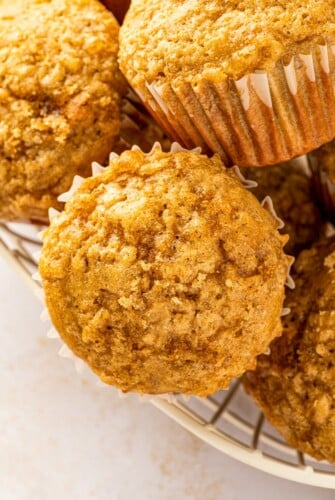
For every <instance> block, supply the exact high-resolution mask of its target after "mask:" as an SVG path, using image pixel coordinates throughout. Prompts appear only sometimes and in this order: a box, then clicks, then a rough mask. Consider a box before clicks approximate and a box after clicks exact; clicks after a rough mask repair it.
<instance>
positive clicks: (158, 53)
mask: <svg viewBox="0 0 335 500" xmlns="http://www.w3.org/2000/svg"><path fill="white" fill-rule="evenodd" d="M334 7H335V2H334V0H321V1H316V0H286V1H285V2H278V1H275V0H260V1H257V2H255V1H254V0H242V1H234V0H227V1H224V2H222V1H219V0H164V1H161V0H133V1H132V4H131V7H130V9H129V11H128V13H127V16H126V19H125V22H124V25H123V27H122V28H121V50H120V57H121V68H122V70H123V72H124V73H125V74H126V76H127V77H128V79H129V80H130V81H131V82H132V83H133V84H134V86H135V87H138V86H139V87H141V86H143V84H144V83H145V81H147V82H148V83H149V84H150V83H152V82H153V81H155V82H159V81H160V80H163V81H165V80H166V79H167V80H169V81H173V82H178V80H179V79H181V80H182V81H184V82H192V83H193V84H195V83H196V82H197V81H198V80H199V79H203V78H206V79H209V80H213V81H217V80H218V79H219V78H220V79H222V78H224V77H225V76H227V77H231V78H233V79H239V78H240V77H242V76H243V75H245V74H247V73H250V72H253V71H255V70H268V69H269V68H272V67H273V65H274V63H275V62H276V61H278V59H280V58H281V57H282V56H285V57H286V58H287V62H289V61H290V58H291V56H293V55H294V54H297V53H303V54H306V53H310V50H311V48H312V47H315V45H316V44H324V41H325V38H326V37H328V36H331V37H334V34H335V10H334Z"/></svg>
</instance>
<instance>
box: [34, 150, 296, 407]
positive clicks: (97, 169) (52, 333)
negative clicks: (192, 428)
mask: <svg viewBox="0 0 335 500" xmlns="http://www.w3.org/2000/svg"><path fill="white" fill-rule="evenodd" d="M154 148H159V149H162V147H161V145H160V144H159V143H155V144H154V146H153V148H152V149H154ZM132 149H135V150H136V149H139V148H138V146H133V148H132ZM170 151H171V152H172V153H177V152H180V151H189V150H185V149H184V148H183V147H181V146H180V145H179V144H177V143H173V144H172V145H171V148H170ZM193 152H194V153H198V154H199V153H200V149H199V148H197V149H195V150H193ZM148 154H150V152H149V153H148ZM111 156H112V157H114V158H115V157H116V156H118V155H116V153H112V154H111ZM105 168H106V167H103V166H101V165H99V164H97V163H94V164H93V165H92V175H93V176H98V175H101V174H102V173H103V172H104V170H105ZM234 171H235V173H236V175H237V177H238V178H239V179H240V181H241V183H242V184H243V185H244V186H245V187H246V189H252V188H253V187H255V185H256V183H255V182H254V181H250V180H246V179H245V178H244V177H243V175H242V174H241V172H240V171H239V169H238V167H234ZM83 181H84V178H82V177H80V176H76V177H75V178H74V181H73V184H72V187H71V188H70V190H69V191H68V192H67V193H64V194H62V195H61V196H60V197H59V199H60V201H62V202H67V201H69V200H70V199H71V197H72V196H73V194H74V193H75V192H76V191H77V189H78V188H79V187H80V186H81V184H82V182H83ZM262 206H263V207H264V208H265V209H266V210H267V211H268V212H270V213H271V215H272V216H273V217H274V219H275V221H276V223H277V228H278V229H280V228H282V227H283V225H284V223H283V221H282V220H281V219H279V218H278V217H277V215H276V213H275V211H274V208H273V204H272V201H271V198H270V197H268V196H267V197H266V198H265V199H264V200H263V202H262ZM60 215H61V212H58V211H57V210H54V209H51V210H50V211H49V217H50V221H52V220H53V219H54V218H56V219H57V218H58V217H59V216H60ZM43 232H44V231H42V233H40V235H39V236H40V238H41V239H42V238H43ZM39 258H40V253H38V254H36V259H37V260H39ZM293 262H294V259H293V257H292V258H289V257H288V270H287V280H286V286H288V287H289V288H294V281H293V279H292V277H291V275H290V271H291V266H292V264H293ZM33 279H35V280H37V281H41V277H40V275H39V274H38V273H37V274H35V275H34V276H33ZM39 298H40V299H41V300H42V301H43V303H44V302H45V301H44V294H43V292H42V294H41V297H39ZM289 312H290V310H289V309H287V308H285V307H284V308H283V309H282V314H281V315H282V316H285V315H287V314H289ZM41 320H42V321H49V322H50V323H51V319H50V317H49V313H48V311H47V309H46V308H45V310H44V311H43V313H42V315H41ZM47 336H48V338H52V339H59V340H60V341H61V342H62V340H61V339H60V336H59V334H58V332H57V331H56V330H55V329H54V328H53V327H52V328H51V329H50V330H49V332H48V334H47ZM264 354H270V350H269V349H267V351H266V352H265V353H264ZM59 355H60V356H61V357H63V358H68V359H70V360H71V361H73V362H74V365H75V369H76V371H77V372H78V373H82V372H83V371H84V370H85V369H86V368H87V365H86V363H85V362H84V361H83V360H82V359H80V358H78V357H77V356H76V355H75V354H74V353H73V352H72V351H71V350H70V349H69V348H68V347H67V346H66V345H65V344H64V343H63V342H62V346H61V348H60V350H59ZM97 384H98V386H102V387H106V386H107V387H111V386H109V385H108V384H105V383H103V382H102V381H101V380H99V381H98V382H97ZM118 393H119V395H121V396H124V395H125V393H123V392H122V391H120V390H118ZM138 396H139V398H140V399H141V400H142V401H151V400H153V399H155V398H162V397H163V398H165V399H168V400H169V401H174V399H175V395H174V394H163V395H159V396H155V395H151V394H144V395H138ZM184 397H185V398H186V399H188V398H189V397H190V396H188V395H184Z"/></svg>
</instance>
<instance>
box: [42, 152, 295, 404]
mask: <svg viewBox="0 0 335 500" xmlns="http://www.w3.org/2000/svg"><path fill="white" fill-rule="evenodd" d="M276 227H277V222H276V221H275V220H274V218H273V216H272V215H271V214H270V213H268V212H267V211H266V210H265V209H264V208H262V206H261V205H260V204H259V202H258V201H257V200H256V198H255V197H254V196H253V195H252V194H251V193H249V192H248V191H247V190H246V189H245V188H244V187H243V186H242V184H241V183H240V181H239V180H238V179H237V177H236V176H235V174H234V172H233V171H230V170H226V169H225V168H224V166H223V164H222V163H221V161H220V159H219V158H218V157H216V156H215V157H213V158H211V159H209V158H207V157H205V156H203V155H200V154H197V153H195V152H193V153H191V152H177V153H163V152H162V151H161V150H160V148H156V149H154V150H153V151H152V152H151V153H150V154H148V155H145V154H144V153H142V152H141V151H140V150H133V151H127V152H124V153H123V154H122V155H121V156H120V157H119V158H116V159H113V158H112V159H111V162H110V165H109V168H107V169H106V170H105V172H104V173H102V174H101V175H99V176H96V177H92V178H89V179H86V180H85V181H84V182H83V184H82V186H81V187H80V188H79V189H78V191H77V192H76V193H75V194H74V196H73V197H72V199H70V201H69V202H68V203H67V204H66V207H65V211H64V212H63V213H61V214H60V215H59V216H58V217H56V218H55V219H54V221H53V222H52V224H51V226H50V228H49V229H48V230H47V231H46V234H45V236H44V245H43V252H42V253H43V255H42V258H41V261H40V272H41V275H42V279H43V286H44V290H45V294H46V301H47V305H48V309H49V312H50V314H51V318H52V321H53V323H54V325H55V327H56V329H57V330H58V331H59V333H60V335H61V336H62V338H63V339H64V341H65V342H66V343H67V344H68V345H69V347H70V348H71V349H72V350H73V351H74V352H75V354H77V355H78V356H79V357H81V358H82V359H84V360H85V361H87V363H88V364H89V365H90V366H91V367H92V368H93V370H94V371H95V372H96V373H98V374H99V375H100V377H101V379H102V380H103V381H104V382H106V383H109V384H113V385H115V386H117V387H119V388H121V389H122V390H123V391H137V392H140V393H150V394H159V393H173V392H182V393H189V394H199V395H205V394H210V393H213V392H215V391H217V390H218V389H220V388H223V387H225V386H226V385H227V384H228V383H229V382H230V380H231V379H232V378H234V377H236V376H238V375H240V374H241V373H243V372H244V371H245V370H246V369H247V368H250V367H253V366H255V357H256V355H257V354H259V353H261V352H264V351H265V350H266V349H267V346H268V344H269V343H270V341H271V340H272V339H273V338H274V337H275V336H277V335H279V334H280V332H281V323H280V314H281V308H282V303H283V298H284V283H285V280H286V276H287V270H288V261H289V258H288V257H287V256H286V255H285V254H284V253H283V250H282V247H283V244H284V243H285V241H286V237H283V236H281V235H279V233H278V232H277V230H276Z"/></svg>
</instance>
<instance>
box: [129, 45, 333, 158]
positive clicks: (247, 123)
mask: <svg viewBox="0 0 335 500" xmlns="http://www.w3.org/2000/svg"><path fill="white" fill-rule="evenodd" d="M334 52H335V45H333V44H331V42H330V41H328V42H327V43H325V44H324V45H318V46H316V47H315V49H314V50H313V51H312V52H311V53H310V54H297V55H295V56H294V57H293V58H292V59H291V61H290V63H289V64H285V60H284V59H283V58H282V59H280V60H279V61H277V63H276V64H275V65H274V67H273V69H272V70H271V71H268V72H265V71H255V72H254V73H250V74H248V75H246V76H244V77H243V78H241V79H239V80H233V79H230V78H224V77H223V78H220V77H219V76H218V77H217V78H216V80H215V81H214V80H206V79H202V80H200V81H197V83H194V84H192V83H185V82H179V81H178V82H174V83H169V82H165V83H161V82H151V83H149V82H146V84H145V86H143V87H142V88H136V89H135V90H136V91H137V93H138V94H139V96H140V97H141V99H142V100H143V102H144V104H145V105H146V107H147V108H148V109H149V111H150V112H151V114H152V115H153V116H154V118H155V119H156V120H157V121H158V122H159V123H160V125H161V126H162V128H163V129H164V130H165V131H166V133H167V134H168V136H169V137H170V138H171V139H173V140H176V141H177V142H179V143H181V144H182V145H183V146H185V147H188V148H192V147H195V146H200V147H201V148H202V150H203V152H205V153H210V152H216V153H219V154H220V156H221V157H222V159H223V161H224V162H225V163H226V165H232V164H238V165H240V166H263V165H272V164H275V163H280V162H283V161H287V160H289V159H292V158H294V157H296V156H301V155H303V154H305V153H307V152H309V151H311V150H313V149H316V148H317V147H319V146H320V145H321V144H324V143H325V142H328V141H330V140H331V139H332V138H334V137H335V116H334V113H333V112H332V110H333V109H334V107H335V93H334V84H335V55H334Z"/></svg>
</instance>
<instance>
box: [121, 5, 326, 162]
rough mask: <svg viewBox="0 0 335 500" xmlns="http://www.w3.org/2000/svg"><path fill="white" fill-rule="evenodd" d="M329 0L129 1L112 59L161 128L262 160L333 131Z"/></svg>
mask: <svg viewBox="0 0 335 500" xmlns="http://www.w3.org/2000/svg"><path fill="white" fill-rule="evenodd" d="M334 7H335V1H334V0H321V1H316V0H307V1H306V0H287V1H285V2H276V1H274V0H262V1H260V2H255V1H254V0H243V1H239V2H236V1H225V2H222V1H220V0H164V1H163V2H162V1H160V0H133V2H132V3H131V6H130V9H129V11H128V13H127V15H126V19H125V22H124V24H123V26H122V28H121V32H120V65H121V69H122V71H123V72H124V74H125V75H126V77H127V79H128V80H129V82H130V83H131V85H132V86H133V87H134V89H135V90H136V91H137V92H138V93H139V94H140V96H141V97H142V99H143V100H144V102H145V103H146V105H147V107H148V108H149V109H150V110H151V112H152V113H153V115H154V116H155V117H156V118H157V120H159V121H160V123H161V124H162V126H164V127H165V129H166V131H167V133H168V134H170V135H171V137H172V138H174V139H175V140H179V141H181V142H182V143H183V144H184V145H186V146H188V147H191V146H201V147H202V148H203V150H204V151H205V150H211V151H214V152H218V153H220V155H221V156H222V158H223V159H224V160H225V162H226V163H227V164H228V163H236V164H237V165H240V166H263V165H270V164H274V163H279V162H282V161H286V160H289V159H291V158H293V157H295V156H299V155H302V154H304V153H306V152H308V151H311V150H312V149H315V148H316V147H318V146H320V145H321V144H323V143H325V142H327V141H329V140H331V139H332V138H333V137H334V136H335V117H334V114H333V113H332V112H331V110H332V109H334V106H335V98H334V93H333V91H332V85H333V84H332V81H333V80H332V78H333V77H334V72H335V69H334V68H335V56H334V54H333V52H332V50H331V46H332V45H333V43H334V40H335V9H334Z"/></svg>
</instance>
